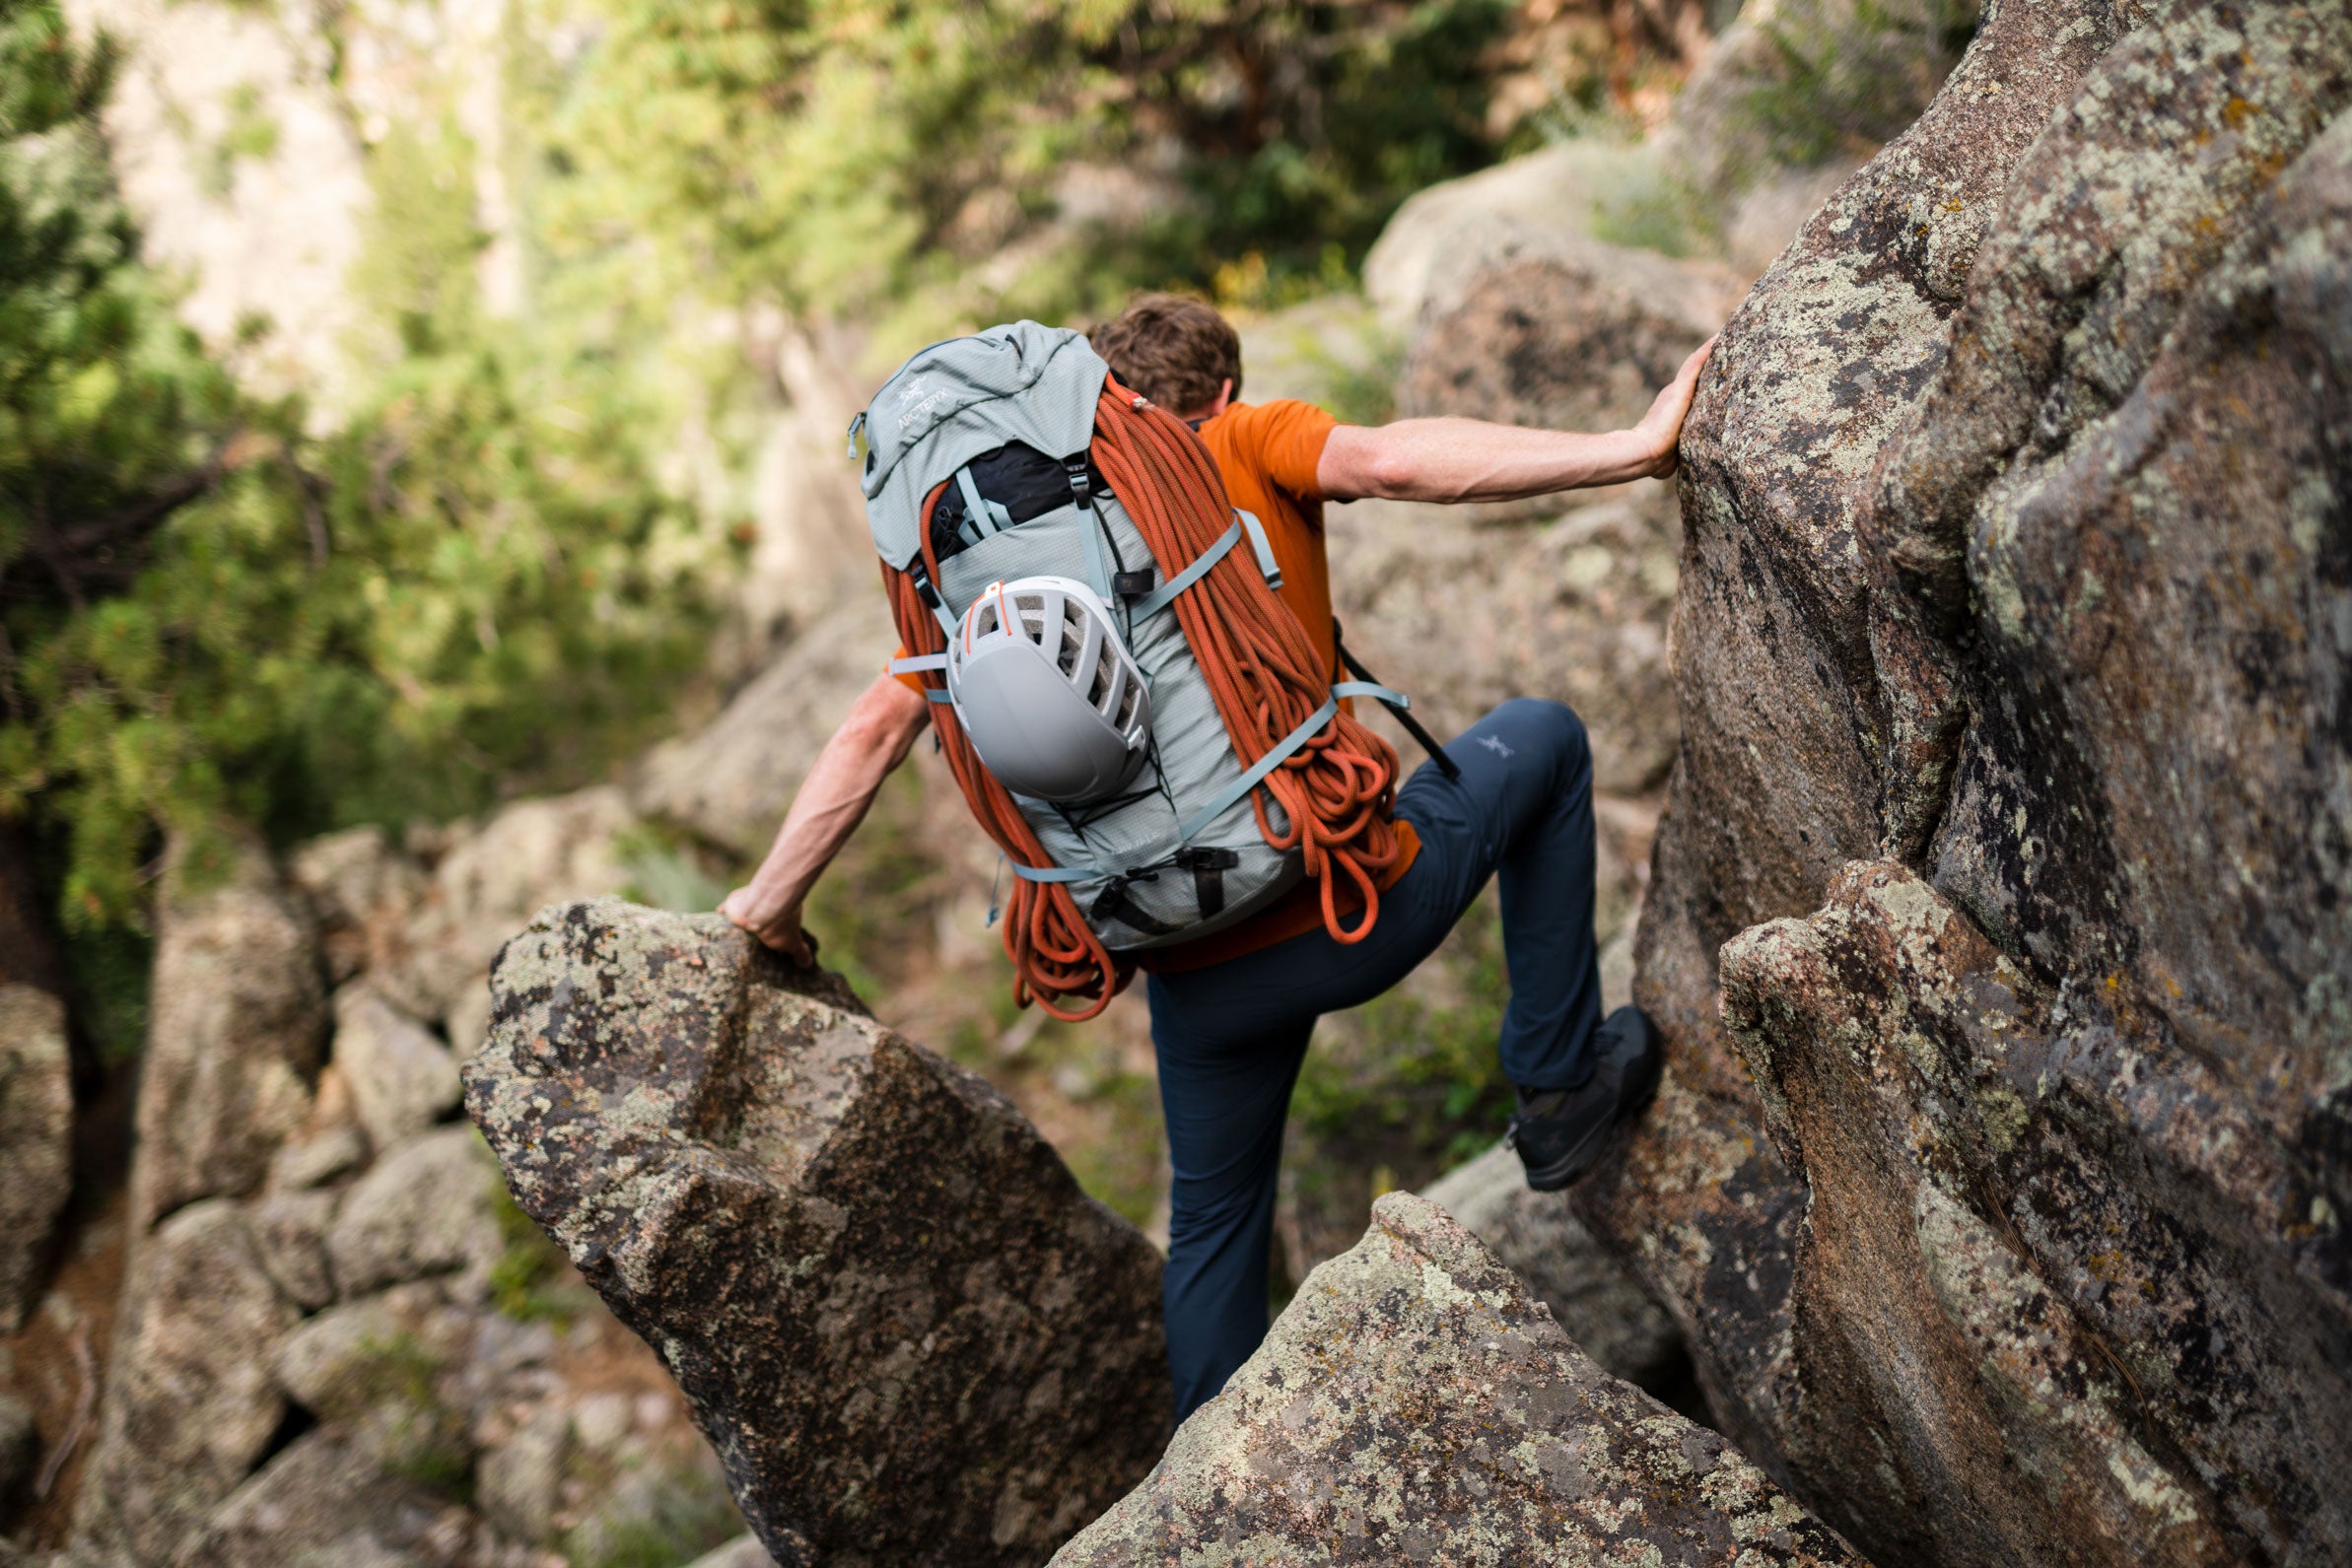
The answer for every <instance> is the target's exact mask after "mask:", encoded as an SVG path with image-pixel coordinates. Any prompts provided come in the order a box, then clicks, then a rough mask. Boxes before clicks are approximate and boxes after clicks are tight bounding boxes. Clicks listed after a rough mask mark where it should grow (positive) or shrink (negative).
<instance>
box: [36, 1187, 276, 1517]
mask: <svg viewBox="0 0 2352 1568" xmlns="http://www.w3.org/2000/svg"><path fill="white" fill-rule="evenodd" d="M295 1317H296V1313H295V1309H294V1307H293V1305H292V1304H291V1303H289V1302H288V1301H287V1300H286V1299H285V1298H284V1297H283V1296H281V1295H280V1294H279V1293H278V1288H277V1286H275V1285H274V1284H272V1283H271V1282H270V1279H269V1276H268V1274H267V1273H265V1272H264V1271H263V1269H262V1266H261V1258H260V1254H259V1252H258V1251H257V1250H256V1249H255V1247H254V1245H253V1235H252V1231H251V1228H250V1227H249V1226H248V1225H247V1224H246V1223H245V1218H244V1216H243V1215H242V1213H240V1212H239V1211H238V1208H237V1205H236V1204H234V1203H232V1202H229V1201H228V1200H226V1199H221V1198H214V1199H210V1200H207V1201H205V1202H201V1203H194V1204H191V1205H189V1206H188V1207H186V1208H184V1209H182V1210H180V1211H179V1212H178V1213H176V1214H173V1216H172V1217H171V1218H170V1219H168V1220H166V1221H165V1222H164V1223H163V1224H162V1225H161V1226H159V1227H157V1229H156V1230H155V1232H154V1234H152V1235H150V1236H146V1237H143V1238H141V1239H140V1240H139V1242H138V1243H137V1244H136V1245H135V1247H134V1248H133V1250H132V1254H131V1264H130V1274H129V1278H128V1279H127V1280H126V1281H125V1282H124V1285H123V1290H122V1304H121V1307H120V1311H119V1316H118V1317H117V1319H116V1322H115V1327H114V1347H113V1351H112V1353H111V1354H110V1355H109V1356H108V1357H107V1360H106V1392H105V1404H104V1411H103V1415H102V1419H101V1423H100V1427H99V1438H98V1447H97V1450H96V1452H94V1453H93V1454H92V1455H91V1457H90V1464H89V1467H88V1469H87V1470H86V1471H85V1472H84V1474H83V1477H82V1488H81V1493H80V1496H79V1498H78V1500H77V1502H76V1505H75V1511H74V1535H75V1544H76V1546H77V1547H79V1548H82V1549H83V1550H85V1551H86V1552H88V1553H90V1554H91V1555H94V1556H96V1557H99V1558H101V1559H105V1558H108V1557H127V1558H128V1559H129V1560H130V1561H132V1562H138V1563H151V1562H169V1561H172V1560H173V1552H174V1551H176V1550H177V1549H178V1547H179V1545H180V1543H181V1541H182V1540H183V1539H184V1538H185V1537H186V1536H187V1534H189V1532H190V1531H191V1530H193V1529H194V1528H195V1527H196V1526H198V1525H200V1524H202V1522H203V1521H204V1519H205V1518H206V1516H207V1515H209V1514H210V1513H211V1511H212V1509H213V1508H214V1507H215V1506H217V1505H218V1504H219V1503H220V1502H221V1501H222V1500H223V1499H224V1498H226V1497H227V1496H228V1495H229V1494H230V1492H232V1491H233V1490H235V1489H236V1487H237V1486H238V1484H239V1483H240V1482H242V1480H243V1479H244V1478H245V1476H246V1475H247V1474H248V1473H249V1472H250V1471H251V1470H252V1468H253V1466H254V1465H255V1464H257V1463H258V1462H259V1461H260V1459H261V1457H262V1455H263V1454H264V1453H265V1452H267V1449H268V1445H269V1440H270V1437H271V1435H272V1434H273V1433H275V1432H276V1431H277V1429H278V1423H279V1420H280V1418H281V1417H282V1416H283V1415H284V1414H285V1409H286V1398H285V1396H284V1395H283V1394H281V1393H280V1392H279V1390H278V1386H277V1384H276V1383H275V1382H274V1381H273V1380H272V1379H271V1377H270V1374H269V1370H268V1367H267V1366H266V1364H265V1361H264V1358H265V1357H266V1356H267V1354H268V1352H269V1347H270V1346H271V1345H272V1344H273V1343H274V1342H275V1341H276V1339H277V1337H278V1336H279V1335H280V1334H281V1333H283V1332H285V1331H286V1329H288V1328H290V1327H292V1325H293V1323H294V1321H295Z"/></svg>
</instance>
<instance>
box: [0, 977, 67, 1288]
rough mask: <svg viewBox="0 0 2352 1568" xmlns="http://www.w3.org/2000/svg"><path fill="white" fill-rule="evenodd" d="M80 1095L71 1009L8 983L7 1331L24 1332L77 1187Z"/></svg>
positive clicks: (3, 1149)
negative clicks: (69, 1035) (68, 1026)
mask: <svg viewBox="0 0 2352 1568" xmlns="http://www.w3.org/2000/svg"><path fill="white" fill-rule="evenodd" d="M73 1133H74V1094H73V1084H72V1081H71V1075H70V1064H69V1062H68V1061H67V1058H66V1042H65V1004H64V1003H62V1002H60V1001H59V1000H58V999H57V998H56V997H54V996H52V995H50V994H49V993H48V992H47V991H45V990H38V989H35V988H34V987H31V986H9V985H0V1333H13V1332H15V1331H16V1330H17V1329H19V1328H22V1327H23V1326H24V1322H25V1314H26V1313H28V1312H30V1311H32V1310H33V1305H34V1303H35V1301H37V1300H38V1299H39V1294H40V1285H41V1278H40V1274H41V1266H42V1264H43V1262H44V1261H46V1258H47V1254H48V1248H49V1238H50V1235H51V1233H52V1231H53V1229H54V1227H55V1226H56V1223H57V1216H58V1214H59V1213H60V1212H61V1211H62V1210H63V1209H64V1207H65V1199H66V1194H67V1193H68V1192H69V1191H70V1190H71V1188H72V1185H73Z"/></svg>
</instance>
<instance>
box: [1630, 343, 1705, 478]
mask: <svg viewBox="0 0 2352 1568" xmlns="http://www.w3.org/2000/svg"><path fill="white" fill-rule="evenodd" d="M1714 352H1715V340H1714V339H1713V338H1708V339H1707V340H1706V341H1705V342H1704V343H1701V344H1699V345H1698V347H1697V348H1695V349H1693V350H1692V351H1691V357H1690V358H1689V359H1687V360H1685V361H1683V368H1682V369H1681V370H1679V371H1677V372H1675V375H1674V379H1673V380H1671V381H1669V382H1667V383H1666V385H1665V386H1663V387H1662V388H1660V389H1659V392H1658V395H1657V397H1655V398H1654V399H1652V400H1651V402H1650V407H1649V412H1648V413H1646V414H1644V415H1642V416H1641V423H1640V424H1638V425H1636V426H1634V427H1633V428H1634V430H1635V431H1637V432H1639V433H1640V435H1641V437H1642V440H1643V444H1644V446H1645V447H1646V448H1647V450H1648V451H1649V452H1650V454H1651V456H1650V467H1649V474H1650V477H1652V478H1654V479H1666V478H1670V477H1672V475H1673V473H1674V468H1675V459H1676V456H1677V454H1678V452H1679V449H1680V446H1681V443H1682V439H1683V421H1684V420H1685V419H1686V418H1688V417H1689V416H1690V413H1691V400H1692V399H1693V398H1694V397H1695V396H1697V395H1698V373H1699V372H1700V371H1703V370H1705V369H1706V363H1707V356H1708V355H1710V354H1712V353H1714Z"/></svg>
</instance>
